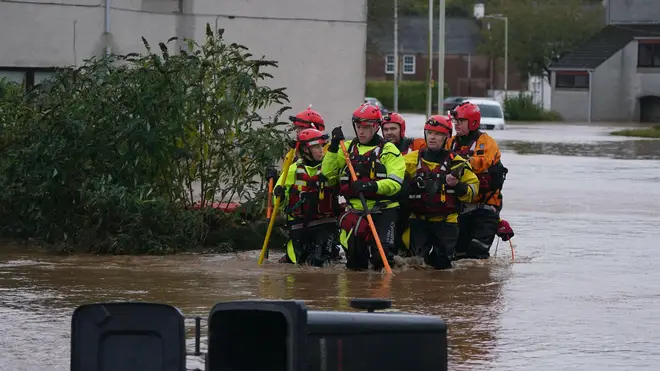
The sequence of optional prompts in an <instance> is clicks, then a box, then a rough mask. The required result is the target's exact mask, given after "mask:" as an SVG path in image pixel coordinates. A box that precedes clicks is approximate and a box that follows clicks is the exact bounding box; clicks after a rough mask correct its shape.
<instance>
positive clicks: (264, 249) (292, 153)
mask: <svg viewBox="0 0 660 371" xmlns="http://www.w3.org/2000/svg"><path fill="white" fill-rule="evenodd" d="M298 145H299V143H296V148H295V149H292V150H290V151H289V153H287V155H286V158H285V159H284V165H283V166H282V174H284V176H281V178H282V180H281V181H280V184H278V185H279V186H281V187H284V184H285V183H286V178H287V177H288V174H289V167H291V163H292V162H293V158H294V157H295V154H296V153H298ZM280 201H281V199H280V197H276V198H275V205H274V206H273V212H272V213H271V215H270V222H269V223H268V230H266V238H264V245H263V246H262V247H261V254H259V265H261V264H262V263H263V262H264V258H265V257H266V253H267V251H268V241H269V240H270V234H271V233H272V232H273V226H274V225H275V217H276V216H277V210H279V208H280Z"/></svg>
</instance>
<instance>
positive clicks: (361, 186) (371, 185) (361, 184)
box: [352, 180, 378, 192]
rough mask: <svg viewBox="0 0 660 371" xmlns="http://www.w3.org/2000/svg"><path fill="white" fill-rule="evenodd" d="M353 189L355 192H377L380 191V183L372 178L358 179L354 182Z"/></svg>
mask: <svg viewBox="0 0 660 371" xmlns="http://www.w3.org/2000/svg"><path fill="white" fill-rule="evenodd" d="M352 187H353V190H355V192H377V191H378V183H376V182H374V181H373V180H370V181H368V182H365V181H362V180H356V181H354V182H353V185H352Z"/></svg>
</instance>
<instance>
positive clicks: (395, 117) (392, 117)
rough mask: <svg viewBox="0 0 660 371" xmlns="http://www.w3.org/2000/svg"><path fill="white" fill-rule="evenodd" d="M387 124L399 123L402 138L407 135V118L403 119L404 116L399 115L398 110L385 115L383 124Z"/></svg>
mask: <svg viewBox="0 0 660 371" xmlns="http://www.w3.org/2000/svg"><path fill="white" fill-rule="evenodd" d="M385 124H399V126H400V127H401V138H403V137H405V136H406V120H404V119H403V116H401V115H399V114H398V113H396V112H390V113H389V114H387V115H385V116H384V117H383V125H385Z"/></svg>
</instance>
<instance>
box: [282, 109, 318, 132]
mask: <svg viewBox="0 0 660 371" xmlns="http://www.w3.org/2000/svg"><path fill="white" fill-rule="evenodd" d="M289 120H291V122H293V125H295V126H297V127H300V128H305V129H317V130H321V131H324V130H325V121H323V116H321V114H319V113H318V112H316V111H314V110H313V109H312V105H310V106H309V107H308V108H307V109H306V110H304V111H300V112H298V114H297V115H295V116H289Z"/></svg>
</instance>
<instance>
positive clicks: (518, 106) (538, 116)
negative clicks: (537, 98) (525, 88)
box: [504, 94, 562, 121]
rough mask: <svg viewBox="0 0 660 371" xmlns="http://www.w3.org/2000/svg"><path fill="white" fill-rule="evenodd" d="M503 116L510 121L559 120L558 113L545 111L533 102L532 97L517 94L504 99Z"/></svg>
mask: <svg viewBox="0 0 660 371" xmlns="http://www.w3.org/2000/svg"><path fill="white" fill-rule="evenodd" d="M504 116H505V119H506V120H511V121H561V120H562V118H561V116H559V114H558V113H556V112H553V111H547V110H545V109H543V107H541V106H539V105H537V104H535V103H534V100H533V99H532V97H530V96H527V95H523V94H519V95H518V96H517V97H515V98H507V99H505V100H504Z"/></svg>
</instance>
